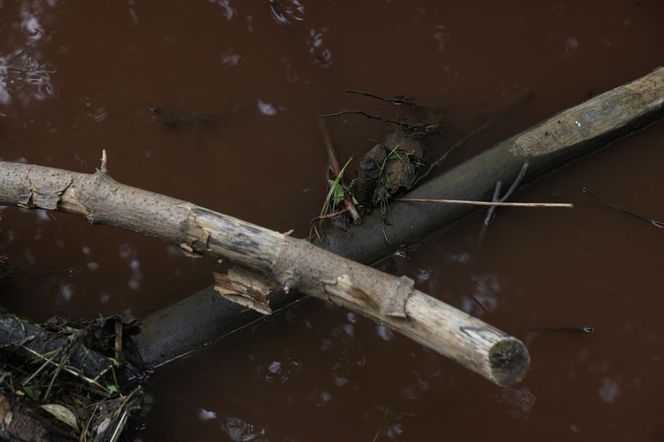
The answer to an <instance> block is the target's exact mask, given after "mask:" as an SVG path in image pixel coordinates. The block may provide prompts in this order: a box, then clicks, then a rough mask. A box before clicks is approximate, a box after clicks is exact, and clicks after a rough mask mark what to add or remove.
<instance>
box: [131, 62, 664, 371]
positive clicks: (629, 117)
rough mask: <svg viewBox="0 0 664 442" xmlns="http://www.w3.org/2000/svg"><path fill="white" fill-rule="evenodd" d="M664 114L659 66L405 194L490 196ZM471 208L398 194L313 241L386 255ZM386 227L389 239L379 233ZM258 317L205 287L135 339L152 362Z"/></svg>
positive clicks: (277, 305) (348, 251)
mask: <svg viewBox="0 0 664 442" xmlns="http://www.w3.org/2000/svg"><path fill="white" fill-rule="evenodd" d="M663 116H664V69H662V68H659V69H656V70H654V71H653V72H651V73H649V74H648V75H646V76H644V77H642V78H639V79H637V80H635V81H633V82H631V83H628V84H625V85H622V86H619V87H617V88H615V89H613V90H611V91H609V92H606V93H604V94H601V95H598V96H596V97H594V98H592V99H590V100H588V101H586V102H584V103H581V104H579V105H577V106H575V107H572V108H570V109H567V110H565V111H563V112H561V113H559V114H557V115H554V116H553V117H551V118H549V119H547V120H545V121H543V122H542V123H540V124H538V125H536V126H534V127H532V128H530V129H527V130H525V131H524V132H521V133H520V134H518V135H515V136H514V137H512V138H509V139H507V140H505V141H503V142H502V143H500V144H498V145H496V146H495V147H493V148H491V149H489V150H486V151H484V152H482V153H480V154H479V155H477V156H475V157H474V158H471V159H470V160H468V161H466V162H465V163H463V164H460V165H459V166H456V167H455V168H453V169H451V170H449V171H447V172H445V173H443V174H441V175H439V176H437V177H435V178H432V179H430V180H429V181H427V182H425V183H423V184H422V185H420V186H418V187H417V188H415V189H414V190H413V191H411V192H410V193H408V194H406V195H404V197H407V198H439V197H440V196H441V195H442V194H443V193H444V194H446V195H449V196H450V197H454V198H459V199H468V200H471V199H478V200H480V199H489V198H491V195H492V193H493V191H494V189H495V185H496V183H497V182H498V181H501V182H503V183H510V182H511V183H515V182H517V176H519V175H520V173H521V171H522V169H523V165H524V163H526V162H529V164H530V167H528V170H527V176H526V177H525V179H524V180H523V181H521V180H519V182H520V183H521V184H523V183H524V182H530V181H533V180H534V179H536V178H537V177H539V176H542V175H544V174H546V173H548V172H550V171H552V170H555V169H557V168H559V167H562V166H564V165H566V164H567V163H569V162H571V161H573V160H576V159H578V158H580V157H582V156H584V155H586V154H589V153H591V152H595V151H597V150H599V149H601V148H603V147H605V146H606V145H607V144H609V143H611V142H614V141H616V140H618V139H620V138H621V137H623V136H626V135H629V134H630V133H632V132H635V131H637V130H639V129H641V128H643V127H645V126H647V125H649V124H652V123H654V122H657V121H659V120H660V119H661V118H662V117H663ZM579 125H580V127H579ZM515 187H516V186H515ZM475 210H477V207H474V206H462V205H437V204H427V205H423V204H408V203H405V202H398V201H397V202H393V203H392V204H391V205H390V213H389V224H387V225H385V223H384V220H383V219H382V217H381V216H380V214H378V213H376V214H371V215H368V216H366V217H365V218H364V219H363V222H362V224H360V225H354V226H350V228H349V232H342V231H329V232H327V233H326V239H325V241H326V242H324V241H318V245H320V246H321V247H324V248H325V249H327V250H329V251H332V252H334V253H337V254H339V255H341V256H344V257H347V258H350V259H353V260H355V261H359V262H364V263H368V264H371V263H375V262H377V261H379V260H380V259H382V258H383V257H385V256H390V255H391V254H392V253H393V252H394V250H395V249H396V248H397V247H403V246H404V245H406V246H407V245H412V244H416V243H417V242H419V241H421V240H422V239H424V238H425V237H427V236H429V235H432V234H434V233H436V232H440V231H441V230H444V229H445V228H449V227H450V226H451V225H453V224H454V223H455V222H457V221H458V220H460V219H462V218H464V217H466V216H468V215H470V214H471V213H473V212H474V211H475ZM384 229H385V232H386V234H388V235H389V238H390V239H391V243H388V242H387V241H385V239H384V236H383V232H384ZM270 298H271V299H270V306H271V309H272V310H273V311H276V310H279V309H283V308H286V307H287V306H289V305H291V304H293V303H296V302H297V301H298V299H299V298H298V296H297V295H296V294H294V293H291V294H284V293H279V294H277V296H274V295H272V296H271V297H270ZM192 318H196V321H197V326H196V327H189V326H187V324H189V323H190V322H191V319H192ZM260 318H261V316H260V315H259V314H257V313H256V312H254V311H252V310H250V309H247V308H243V307H242V306H239V305H237V304H234V303H231V302H229V301H227V300H225V299H221V298H219V296H217V293H216V292H215V291H214V289H213V288H212V287H210V288H207V289H205V290H201V291H200V292H197V293H195V294H194V295H192V296H189V297H187V298H185V299H183V300H181V301H180V302H178V303H176V304H173V305H172V306H169V307H167V308H164V309H161V310H159V311H157V312H155V313H154V314H152V315H150V316H148V317H147V318H146V320H145V321H144V326H143V329H142V331H141V334H140V335H138V336H137V339H138V345H139V348H140V350H141V355H142V356H143V358H144V360H145V361H146V363H148V364H150V365H152V366H158V365H161V364H163V363H166V362H168V361H170V360H173V359H176V358H178V357H180V356H183V355H186V354H189V353H191V352H193V351H196V350H198V349H200V348H203V347H205V346H207V345H209V344H210V343H213V342H215V341H217V340H218V339H220V338H222V337H223V336H227V335H229V334H232V333H235V332H237V331H239V330H241V329H243V328H244V327H247V326H248V325H250V324H252V323H254V322H256V321H258V320H260Z"/></svg>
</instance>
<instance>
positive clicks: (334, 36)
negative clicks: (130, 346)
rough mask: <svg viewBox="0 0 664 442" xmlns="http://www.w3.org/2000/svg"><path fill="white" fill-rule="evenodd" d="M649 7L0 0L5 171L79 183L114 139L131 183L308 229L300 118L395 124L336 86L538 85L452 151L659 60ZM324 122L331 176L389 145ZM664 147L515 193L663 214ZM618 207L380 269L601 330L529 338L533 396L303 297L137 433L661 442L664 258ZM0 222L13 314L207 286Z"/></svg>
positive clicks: (232, 340) (314, 205) (313, 195)
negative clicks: (15, 164)
mask: <svg viewBox="0 0 664 442" xmlns="http://www.w3.org/2000/svg"><path fill="white" fill-rule="evenodd" d="M638 3H639V6H637V5H636V4H635V2H624V1H620V0H611V1H608V2H607V1H599V0H589V1H587V2H575V3H574V4H572V3H571V2H561V1H558V0H542V1H538V2H528V1H523V0H509V1H506V2H489V1H477V2H470V3H468V2H452V1H437V0H417V1H409V2H397V1H383V0H367V1H362V2H358V1H353V0H337V1H334V2H315V1H306V0H273V1H256V2H241V1H238V0H211V1H205V0H203V1H189V2H141V1H137V0H127V1H126V2H123V1H95V2H89V1H83V0H67V1H66V2H65V1H54V0H51V1H46V0H43V1H41V0H26V1H18V0H17V1H8V0H4V1H1V0H0V35H2V39H0V146H2V149H0V150H1V151H0V156H1V157H2V158H3V159H5V160H16V161H21V162H28V161H30V162H37V163H45V164H49V165H53V166H56V167H63V168H74V169H77V170H81V171H87V172H91V171H93V170H94V168H95V167H97V166H98V158H99V151H100V147H101V146H103V147H106V148H107V149H108V150H109V151H110V153H111V161H112V163H111V164H112V166H111V167H112V168H111V173H112V174H113V175H114V176H115V177H116V178H118V179H119V180H120V181H123V182H128V183H130V184H132V185H137V186H140V187H145V188H148V189H150V190H154V191H158V192H162V193H165V194H169V195H173V196H176V197H178V198H183V199H187V200H191V201H194V202H196V203H198V204H201V205H204V206H209V207H211V208H212V209H214V210H220V211H222V212H225V213H229V214H231V215H234V216H238V217H240V218H244V219H248V220H250V221H252V222H256V223H258V224H262V225H265V226H268V227H270V228H273V229H277V230H279V231H287V230H289V229H291V228H294V229H295V230H296V234H297V235H299V236H303V235H306V231H307V227H308V223H309V220H310V219H311V217H312V216H313V215H315V214H316V213H318V212H319V211H320V203H321V201H322V199H323V198H324V192H325V184H326V182H325V177H326V175H325V171H326V167H327V165H326V162H327V159H326V154H325V151H324V148H323V146H322V145H321V140H320V138H321V137H320V133H319V131H318V128H317V122H316V118H315V115H314V112H312V109H314V108H319V109H323V110H328V109H329V110H336V109H341V108H344V107H348V108H356V107H357V108H361V109H362V110H365V111H367V112H374V113H385V114H388V113H389V114H390V115H392V113H394V114H399V113H400V112H401V111H402V110H403V108H401V109H400V108H398V107H396V108H392V107H390V106H389V105H387V104H386V103H374V102H373V101H372V100H366V99H364V98H363V97H357V96H348V95H344V94H343V91H344V90H345V89H371V90H375V91H380V92H381V93H384V94H385V95H396V94H408V95H413V96H415V97H417V99H418V100H422V102H428V103H440V104H447V103H451V104H467V103H476V102H484V103H487V104H496V103H500V102H501V100H500V97H502V96H503V95H505V94H507V95H508V96H509V95H510V94H511V92H510V91H514V90H522V89H525V88H528V89H530V90H532V91H533V99H532V100H531V102H530V103H529V104H528V105H527V106H524V107H523V108H519V109H517V110H515V111H514V112H512V113H509V115H504V116H502V115H498V116H496V119H495V121H494V122H493V125H492V126H491V127H490V128H489V129H488V130H487V131H486V132H484V133H483V134H481V135H480V136H478V137H477V138H476V139H474V140H473V141H472V142H469V143H468V145H467V146H464V147H463V148H462V149H459V152H458V155H459V157H460V158H457V159H456V160H460V159H461V157H464V156H469V155H471V154H472V153H473V152H477V151H480V150H482V149H484V148H486V147H487V146H490V145H492V144H494V143H496V142H498V141H500V140H501V139H505V138H507V137H509V136H511V135H512V134H514V133H516V132H518V131H519V130H521V129H523V128H525V127H528V126H530V125H532V124H535V123H536V122H537V121H539V120H541V119H543V118H545V117H547V116H550V115H551V114H553V113H555V112H557V111H559V110H560V109H563V108H565V107H567V106H570V105H572V104H575V103H578V102H579V101H581V100H583V99H585V97H586V96H587V95H588V93H589V91H594V92H595V93H599V92H600V91H604V90H607V89H608V88H611V87H613V86H616V85H618V84H620V83H623V82H625V81H628V80H630V79H633V78H636V77H638V76H639V75H642V74H644V73H646V72H648V71H649V70H651V69H652V68H653V67H654V66H656V65H661V64H662V59H661V54H662V53H663V52H662V43H661V42H662V41H664V28H663V27H662V26H661V17H662V16H664V15H663V14H664V4H661V2H659V3H658V2H656V1H652V0H641V1H640V2H638ZM627 21H628V22H629V23H631V24H630V25H629V26H627V25H626V24H627ZM56 98H57V99H56ZM151 107H153V109H155V108H157V107H159V108H160V109H161V112H156V111H154V110H153V111H152V112H151V111H150V108H151ZM329 126H330V127H329V129H330V133H331V136H332V138H333V142H334V145H335V148H336V149H337V151H338V152H337V153H338V156H339V160H340V161H344V160H346V159H348V158H350V157H354V158H356V159H357V158H359V157H360V156H361V154H362V152H363V151H364V150H363V149H365V148H366V145H373V143H375V139H376V138H378V137H380V134H381V132H384V131H385V130H387V129H386V128H384V127H383V126H382V125H380V124H378V123H376V122H368V121H364V120H362V119H342V120H330V122H329ZM663 143H664V131H662V128H657V127H655V128H652V129H648V130H646V131H644V132H643V133H641V134H640V135H639V136H638V137H635V138H630V139H629V140H627V141H626V142H623V143H622V144H617V145H616V146H615V147H613V148H611V149H609V150H607V151H605V152H603V153H601V154H599V155H596V156H594V157H593V158H591V159H588V160H586V161H583V162H580V163H578V164H575V165H573V166H571V167H569V168H567V169H565V170H563V171H561V172H559V173H557V174H555V175H554V176H549V177H546V178H544V179H542V180H540V181H538V182H537V183H534V184H533V185H532V186H531V187H530V188H529V189H528V190H527V191H526V192H527V193H521V194H519V195H517V197H518V198H519V199H523V201H528V200H531V201H535V200H546V199H549V198H550V197H551V194H555V195H557V196H556V198H561V199H565V200H567V199H568V198H569V200H571V201H574V202H577V201H576V198H577V196H579V192H578V185H576V184H575V183H576V182H592V183H593V187H597V191H598V192H601V194H602V195H606V196H607V198H610V199H611V201H614V200H615V201H621V203H623V202H624V203H625V204H626V205H628V206H629V207H634V208H635V210H638V213H649V214H652V216H653V217H658V218H657V219H661V218H664V212H662V207H661V205H658V204H657V202H658V201H661V188H662V174H661V164H662V161H664V160H663V158H662V153H661V152H662V151H661V148H660V147H661V146H662V145H664V144H663ZM451 160H454V159H452V158H451ZM456 160H455V161H456ZM563 197H564V198H563ZM607 210H608V209H606V208H603V207H598V206H597V205H594V206H592V207H586V206H584V205H583V204H578V205H577V208H576V209H575V210H574V211H569V212H571V213H558V212H556V213H552V212H543V211H517V210H508V209H505V210H501V212H500V216H499V217H497V218H496V220H495V221H494V223H493V224H492V225H491V227H490V233H489V235H488V236H487V238H486V242H485V243H484V244H483V247H482V248H481V249H479V250H478V249H476V248H475V247H474V241H475V240H476V238H477V233H478V230H479V223H481V219H475V220H473V219H472V218H471V219H467V220H465V221H464V222H463V223H462V224H461V225H459V226H457V228H456V229H455V230H454V231H451V232H448V233H446V234H445V235H441V236H440V237H436V238H431V239H428V240H427V241H425V242H424V243H423V244H422V246H421V247H420V248H418V249H417V250H415V251H414V252H412V253H410V252H408V253H407V251H406V248H400V249H398V250H397V252H396V253H395V256H394V257H393V266H392V270H393V271H396V272H398V273H403V274H407V275H408V276H410V277H411V278H413V279H414V280H416V282H417V284H418V288H421V289H422V290H424V291H426V292H427V293H431V294H432V295H435V296H437V297H439V298H441V299H443V300H445V301H447V302H449V303H450V304H452V305H454V306H456V307H458V308H462V309H464V310H466V311H468V312H470V313H472V314H474V315H476V316H482V317H484V318H485V319H487V320H488V321H489V322H491V323H495V324H496V325H498V326H499V327H501V328H504V329H506V330H512V329H513V330H526V329H530V328H540V327H544V328H555V326H556V325H573V324H591V325H593V327H595V328H596V329H597V330H598V332H597V333H592V334H587V335H583V336H582V335H580V334H578V333H577V334H574V333H559V332H547V333H543V332H542V333H529V334H527V335H526V336H519V337H521V338H523V339H524V340H527V343H528V345H529V348H530V349H531V352H532V355H533V361H534V364H533V369H532V371H531V372H530V373H529V375H528V377H527V378H526V381H525V382H524V384H522V385H519V386H516V387H515V388H512V389H505V390H503V389H498V388H497V387H495V386H492V385H489V384H487V383H486V382H485V381H484V380H482V379H480V378H479V377H477V376H475V375H473V374H470V373H467V372H466V371H465V370H463V369H462V368H460V367H459V366H458V365H456V364H455V363H453V362H451V361H448V360H446V359H445V358H442V357H440V356H439V355H436V354H434V353H433V352H430V351H428V350H426V349H424V348H423V347H422V346H420V345H418V344H415V343H413V342H410V341H408V340H406V339H405V338H403V337H402V336H401V335H399V334H396V333H394V332H393V331H392V330H390V329H389V328H387V327H385V326H384V325H381V324H376V323H373V322H371V321H368V320H366V319H364V318H362V317H359V316H358V315H355V314H352V313H349V312H347V311H345V310H343V309H341V308H338V307H334V306H323V305H322V304H321V303H319V302H318V301H315V300H312V301H309V302H307V303H303V304H302V305H301V306H299V307H296V308H293V309H290V310H289V311H288V312H286V313H283V314H281V315H275V316H274V317H271V318H269V319H267V320H265V321H262V322H260V323H258V324H256V325H254V326H252V327H250V328H248V329H246V330H244V331H242V332H241V333H238V334H237V335H235V336H232V337H229V338H227V339H225V340H224V341H223V342H221V343H219V344H218V345H216V346H212V347H210V348H209V349H207V350H205V351H203V352H201V353H199V354H197V355H194V356H192V357H191V358H188V359H184V360H181V361H178V362H175V363H173V364H172V365H170V366H165V367H162V368H160V369H159V370H158V371H157V373H155V375H154V377H153V378H152V379H151V383H154V384H155V385H156V386H158V387H160V388H156V389H155V393H154V408H153V409H151V411H150V412H149V414H148V416H147V422H146V426H147V428H146V429H145V430H144V431H141V432H139V433H138V435H137V436H138V437H140V438H141V440H143V441H145V442H148V441H162V440H164V441H168V440H222V441H252V440H255V441H263V440H265V441H267V440H271V441H292V442H304V441H321V442H327V441H330V442H332V441H334V442H336V441H339V440H345V441H348V442H351V441H353V442H355V441H370V440H373V439H374V437H375V436H376V435H378V436H377V437H378V438H377V440H378V441H381V440H383V441H384V440H402V441H429V440H439V439H441V438H442V436H444V437H445V440H489V439H493V438H495V437H496V435H497V434H498V435H500V437H501V438H504V439H506V440H507V439H509V440H542V441H558V440H566V438H568V437H569V435H570V434H576V433H580V434H583V436H584V438H586V439H587V440H610V439H622V440H645V439H652V438H653V435H655V436H657V435H660V434H662V431H663V430H664V418H662V417H660V415H661V413H660V408H661V406H660V405H661V398H660V396H661V394H660V393H659V392H660V391H661V390H662V388H664V358H661V357H660V356H659V353H661V352H658V351H657V349H658V348H659V347H658V345H659V342H660V341H661V339H659V336H661V335H664V329H663V328H662V326H661V321H660V318H659V317H658V313H659V312H661V296H659V293H660V292H661V286H662V284H661V283H662V281H661V254H662V250H664V242H663V239H662V237H661V235H660V233H661V231H660V230H659V229H652V228H651V226H648V225H641V224H639V223H634V222H632V220H629V219H627V220H625V219H623V218H622V217H621V216H620V214H616V213H614V212H607ZM609 213H610V216H607V215H608V214H609ZM0 214H2V219H1V220H0V255H3V254H7V255H8V256H9V258H10V260H11V262H12V264H13V265H14V266H15V267H16V269H17V275H16V277H14V278H12V280H10V281H9V282H7V283H3V284H2V286H0V290H1V293H0V295H1V296H2V304H3V305H2V306H3V307H7V308H9V309H11V310H15V311H17V313H19V314H24V315H26V316H30V317H38V318H39V319H45V318H47V317H48V316H52V315H54V314H60V315H66V316H73V317H87V318H91V317H96V316H97V315H98V314H100V313H101V314H112V313H118V312H123V311H131V312H137V314H138V312H141V313H144V312H149V311H153V310H154V309H156V308H159V307H161V306H163V305H165V304H168V303H171V302H175V301H177V300H178V299H181V298H182V297H184V296H185V295H187V294H188V293H192V292H194V291H196V290H199V289H201V288H202V287H204V286H206V285H207V284H209V283H210V279H211V278H210V269H211V268H212V266H213V265H214V262H210V261H206V260H198V261H193V260H190V259H189V258H187V257H185V256H184V255H183V254H182V252H181V251H180V250H179V249H178V248H177V247H175V246H168V245H164V244H162V243H161V242H159V241H156V240H153V239H145V238H142V237H140V236H138V235H133V234H130V233H126V232H117V231H114V230H113V229H110V228H109V229H106V228H103V227H98V226H90V225H88V224H87V223H86V222H85V220H78V219H74V217H66V216H61V215H56V216H54V217H50V216H48V215H46V213H45V212H43V211H38V212H23V211H17V210H14V209H9V210H4V209H0ZM658 235H659V236H658ZM73 267H77V268H80V271H78V272H76V273H74V272H69V271H67V269H69V268H73ZM627 294H629V298H626V296H627ZM626 299H629V302H627V301H626ZM141 316H144V315H143V314H142V315H141ZM616 318H619V319H616ZM623 322H624V324H623ZM618 323H619V324H618ZM643 324H647V327H645V326H643ZM623 325H624V327H623ZM191 326H192V327H195V326H196V324H195V323H193V324H192V325H191ZM628 326H629V327H628ZM616 343H618V344H619V345H617V344H616ZM618 349H619V350H618ZM607 361H611V362H610V364H609V363H608V362H607ZM175 396H178V397H179V399H176V400H174V399H173V398H174V397H175ZM183 410H184V411H183ZM623 436H624V437H623Z"/></svg>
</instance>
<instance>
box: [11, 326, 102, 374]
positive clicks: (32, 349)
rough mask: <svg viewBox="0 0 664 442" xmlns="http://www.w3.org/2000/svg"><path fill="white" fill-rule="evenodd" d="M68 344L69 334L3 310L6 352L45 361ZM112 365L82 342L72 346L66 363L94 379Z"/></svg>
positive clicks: (67, 368) (68, 367)
mask: <svg viewBox="0 0 664 442" xmlns="http://www.w3.org/2000/svg"><path fill="white" fill-rule="evenodd" d="M69 345H71V344H70V339H69V337H68V336H67V335H63V334H58V333H53V332H50V331H48V330H44V329H43V328H41V327H38V326H36V325H33V324H31V323H29V322H28V321H25V320H23V319H20V318H19V317H17V316H16V315H12V314H10V313H0V348H2V349H3V351H4V352H5V354H7V353H8V352H9V351H10V350H13V351H16V352H18V353H19V354H20V355H21V356H22V357H24V358H25V359H26V360H29V361H36V362H44V361H47V360H48V359H49V358H52V357H53V354H54V353H55V352H57V351H58V350H60V349H62V348H66V347H67V346H69ZM53 364H54V365H55V362H54V363H53ZM111 368H112V364H111V361H109V359H108V358H106V357H104V356H103V355H101V354H99V353H97V352H95V351H92V350H90V349H89V348H87V347H86V346H85V345H83V343H80V342H79V343H76V344H75V345H74V347H73V348H72V349H71V352H70V356H69V358H68V359H67V366H66V370H67V371H73V372H75V373H76V374H77V375H80V376H83V377H85V378H86V379H89V380H91V381H94V380H96V379H98V378H100V377H101V376H103V375H104V374H105V373H107V372H108V371H109V370H111Z"/></svg>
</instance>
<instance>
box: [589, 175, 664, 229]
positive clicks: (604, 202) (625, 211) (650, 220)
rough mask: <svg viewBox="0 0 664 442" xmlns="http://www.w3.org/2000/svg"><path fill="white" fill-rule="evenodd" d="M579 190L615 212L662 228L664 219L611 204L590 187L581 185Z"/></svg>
mask: <svg viewBox="0 0 664 442" xmlns="http://www.w3.org/2000/svg"><path fill="white" fill-rule="evenodd" d="M581 191H582V192H583V193H585V194H587V195H590V196H591V197H593V198H594V199H595V200H596V201H597V202H598V203H600V204H602V205H604V206H607V207H610V208H612V209H613V210H615V211H616V212H620V213H624V214H625V215H629V216H631V217H633V218H636V219H640V220H641V221H645V222H647V223H648V224H651V225H653V226H655V227H657V228H658V229H664V221H658V220H656V219H650V218H648V217H645V216H643V215H639V214H638V213H634V212H631V211H629V210H627V209H625V208H624V207H623V206H619V205H617V204H613V203H611V202H609V201H606V200H604V199H602V198H600V197H599V196H597V195H596V194H595V193H593V192H592V191H591V190H590V189H588V188H587V187H586V186H582V187H581Z"/></svg>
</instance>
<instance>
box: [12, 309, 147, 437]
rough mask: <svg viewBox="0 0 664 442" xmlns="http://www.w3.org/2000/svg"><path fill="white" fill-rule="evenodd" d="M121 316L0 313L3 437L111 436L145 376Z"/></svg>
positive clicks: (134, 404) (138, 399) (135, 404)
mask: <svg viewBox="0 0 664 442" xmlns="http://www.w3.org/2000/svg"><path fill="white" fill-rule="evenodd" d="M137 332H138V325H137V323H134V322H132V323H125V322H123V321H122V320H121V319H120V318H119V317H117V316H113V317H108V318H100V319H96V320H93V321H77V322H67V321H64V320H62V319H59V318H55V319H51V320H49V321H48V322H46V323H45V324H42V325H40V326H37V325H34V324H31V323H29V322H27V321H25V320H22V319H20V318H18V317H17V316H15V315H11V314H8V313H1V314H0V349H1V351H0V440H11V441H23V440H25V441H28V440H29V441H42V440H43V441H46V440H48V441H51V440H57V441H70V440H76V441H115V440H118V438H119V436H120V435H121V434H122V432H123V431H124V429H125V427H126V425H127V423H128V420H129V418H130V417H131V415H132V413H134V412H135V411H136V410H138V409H140V407H141V403H142V396H143V393H142V389H141V387H140V385H139V384H140V382H141V381H143V380H144V378H145V370H144V369H143V367H142V364H141V362H140V358H139V357H138V352H137V350H136V348H135V346H134V344H133V340H132V338H131V337H132V335H134V334H136V333H137Z"/></svg>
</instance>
